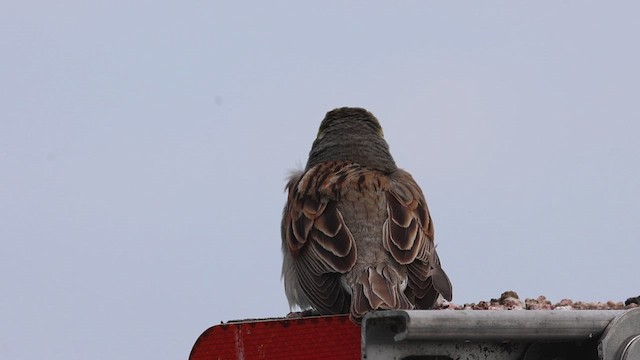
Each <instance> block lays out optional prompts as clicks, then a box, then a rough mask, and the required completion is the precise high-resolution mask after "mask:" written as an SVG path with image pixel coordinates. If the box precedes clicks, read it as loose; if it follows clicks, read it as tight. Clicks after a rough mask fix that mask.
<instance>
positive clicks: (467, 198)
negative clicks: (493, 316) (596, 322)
mask: <svg viewBox="0 0 640 360" xmlns="http://www.w3.org/2000/svg"><path fill="white" fill-rule="evenodd" d="M639 12H640V5H638V3H637V2H632V1H627V2H607V3H606V4H605V3H604V2H596V1H536V2H529V3H523V2H517V3H514V2H511V1H484V2H481V3H480V2H455V3H453V2H425V1H402V2H396V1H394V2H391V1H386V2H382V1H373V2H372V1H349V2H347V1H322V2H315V3H310V2H308V3H306V4H303V3H301V2H293V1H289V2H282V1H269V2H267V1H260V2H257V1H255V2H244V3H243V2H207V1H181V2H178V1H176V2H173V3H168V2H160V3H159V2H157V1H133V2H132V1H92V2H87V1H61V2H60V1H59V2H51V1H48V2H44V1H40V2H38V1H13V2H5V3H4V4H2V5H0V92H1V93H0V204H1V206H0V241H1V251H0V289H1V291H2V293H1V295H0V324H2V325H1V326H0V359H15V360H20V359H37V358H49V359H161V358H164V359H179V358H186V357H187V356H188V354H189V351H190V350H191V346H192V345H193V343H194V341H195V340H196V338H197V337H198V335H200V334H201V333H202V331H204V330H205V329H206V328H207V327H209V326H211V325H214V324H216V323H219V322H220V321H226V320H231V319H237V318H249V317H268V316H281V315H284V314H286V313H287V312H288V310H289V309H288V305H287V303H286V299H285V296H284V292H283V289H282V284H281V282H280V263H281V254H280V234H279V222H280V216H281V210H282V205H283V203H284V200H285V197H284V192H283V187H284V179H285V176H286V174H287V172H288V171H289V170H290V169H292V168H295V167H296V165H297V164H298V165H300V164H304V163H305V161H306V157H307V153H308V151H309V148H310V146H311V143H312V141H313V139H314V137H315V134H316V132H317V127H318V125H319V124H320V121H321V120H322V118H323V116H324V114H325V113H326V112H327V111H328V110H331V109H332V108H335V107H339V106H346V105H348V106H361V107H366V108H368V109H369V110H371V111H372V112H373V113H374V114H376V115H377V117H378V118H379V119H380V121H381V123H382V125H383V128H384V130H385V135H386V138H387V141H388V142H389V144H390V146H391V150H392V152H393V154H394V156H395V158H396V162H397V163H398V164H399V165H400V166H401V167H403V168H405V169H406V170H408V171H410V172H411V173H413V175H414V177H415V178H416V179H417V181H418V182H419V183H420V184H421V186H422V188H423V190H424V191H425V193H426V195H427V199H428V202H429V206H430V209H431V213H432V216H433V218H434V221H435V228H436V241H437V243H438V244H439V245H438V251H439V253H440V255H441V259H442V261H443V264H444V267H445V269H446V270H447V272H448V274H449V275H450V277H451V280H452V282H453V285H454V301H455V302H456V303H465V302H477V301H479V300H486V299H489V298H491V297H497V296H499V295H500V293H501V292H503V291H505V290H510V289H511V290H515V291H517V292H518V293H519V294H520V295H521V297H523V298H524V297H535V296H538V295H541V294H544V295H546V296H547V297H549V298H550V299H551V300H552V301H559V300H560V299H562V298H565V297H568V298H573V299H575V300H589V301H606V300H624V299H626V298H627V297H629V296H632V295H633V296H635V295H638V293H640V280H638V270H637V269H638V257H639V255H640V241H639V239H638V234H639V233H640V222H639V219H640V204H639V202H638V199H639V197H640V186H639V183H640V157H639V154H640V143H639V142H638V135H639V134H640V118H639V114H640V109H639V105H638V104H639V103H640V101H639V100H640V87H639V84H640V70H639V66H638V64H640V45H638V44H640V43H639V42H638V34H640V22H639V21H638V13H639Z"/></svg>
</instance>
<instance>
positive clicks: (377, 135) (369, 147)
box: [307, 107, 396, 172]
mask: <svg viewBox="0 0 640 360" xmlns="http://www.w3.org/2000/svg"><path fill="white" fill-rule="evenodd" d="M335 160H345V161H351V162H354V163H358V164H360V165H363V166H367V167H371V168H373V169H377V170H380V171H383V172H392V171H394V170H395V169H396V164H395V162H394V161H393V157H392V156H391V154H390V153H389V145H388V144H387V142H386V141H385V140H384V135H383V132H382V127H381V126H380V123H379V122H378V119H376V117H375V116H373V114H371V113H370V112H369V111H367V110H365V109H362V108H349V107H343V108H338V109H335V110H331V111H329V112H328V113H327V115H326V116H325V118H324V120H322V123H321V124H320V129H319V130H318V136H317V137H316V140H315V141H314V142H313V146H312V147H311V151H310V152H309V161H308V162H307V169H309V168H311V167H313V166H315V165H317V164H319V163H321V162H325V161H335Z"/></svg>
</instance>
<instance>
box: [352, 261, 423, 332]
mask: <svg viewBox="0 0 640 360" xmlns="http://www.w3.org/2000/svg"><path fill="white" fill-rule="evenodd" d="M402 278H403V276H402V275H401V274H400V273H399V272H398V271H397V270H396V269H395V268H393V267H392V266H389V265H388V264H381V265H378V266H376V267H375V268H373V267H369V268H367V269H366V270H365V271H364V272H362V273H361V274H360V275H359V276H358V278H357V279H356V283H355V286H354V287H353V290H354V291H353V294H352V296H353V298H352V301H351V318H352V319H353V320H354V321H355V322H357V323H359V322H360V321H361V320H362V317H363V316H364V315H365V314H366V313H367V312H369V311H371V310H390V309H405V310H411V309H413V308H414V306H413V304H411V302H410V301H409V299H408V298H407V296H406V295H405V293H404V291H403V290H404V289H401V284H402V282H403V281H402Z"/></svg>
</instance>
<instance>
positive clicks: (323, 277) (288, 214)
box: [282, 163, 357, 314]
mask: <svg viewBox="0 0 640 360" xmlns="http://www.w3.org/2000/svg"><path fill="white" fill-rule="evenodd" d="M343 166H344V164H341V163H323V164H320V165H317V166H316V167H314V168H312V169H309V170H308V171H307V172H306V173H304V174H303V175H301V176H296V177H292V179H291V180H290V181H289V184H288V185H287V191H288V201H287V205H286V207H285V211H284V215H283V223H282V226H283V229H282V230H283V231H282V233H283V241H284V244H286V246H285V248H284V251H288V252H290V255H291V257H292V258H293V262H294V266H293V268H294V270H295V276H296V277H297V281H296V282H297V285H298V286H299V287H300V289H301V290H302V292H303V293H304V295H305V296H306V297H307V298H308V300H309V301H310V302H311V303H312V305H313V306H314V307H315V308H316V309H317V310H318V311H320V312H321V313H325V314H333V313H345V312H348V311H349V306H350V295H349V294H348V292H347V291H346V289H345V288H344V287H343V286H342V283H341V280H340V277H341V274H344V273H346V272H347V271H349V270H351V268H353V265H354V264H355V262H356V256H357V252H356V251H357V250H356V246H355V241H354V239H353V236H352V234H351V232H350V231H349V229H348V228H347V226H346V224H345V222H344V219H343V217H342V214H341V213H340V211H339V210H338V208H337V206H336V194H332V193H330V192H328V191H326V189H328V186H327V185H326V184H328V183H333V184H335V183H336V182H338V181H340V177H341V173H340V169H341V168H342V167H343ZM319 189H320V190H321V191H319Z"/></svg>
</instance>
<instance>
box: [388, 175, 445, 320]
mask: <svg viewBox="0 0 640 360" xmlns="http://www.w3.org/2000/svg"><path fill="white" fill-rule="evenodd" d="M386 199H387V211H388V214H389V218H388V219H387V221H386V222H385V224H384V229H383V245H384V247H385V249H387V250H388V251H389V252H390V253H391V256H393V258H394V259H395V260H396V261H397V262H399V263H400V264H406V265H407V274H408V280H409V281H408V289H407V295H408V297H409V298H410V299H412V301H414V303H415V305H416V308H418V309H425V308H430V307H433V305H434V304H435V302H436V300H437V297H438V294H440V295H442V296H443V297H444V298H445V299H447V300H451V298H452V290H451V282H450V281H449V278H448V277H447V275H446V273H445V272H444V270H442V267H441V266H440V260H439V258H438V254H437V253H436V249H435V244H434V240H433V238H434V232H433V223H432V221H431V216H430V215H429V209H428V207H427V202H426V200H425V198H424V195H423V193H422V190H421V189H420V187H419V186H418V184H417V183H416V182H415V180H414V179H413V177H412V176H411V175H410V174H409V173H407V172H405V171H403V170H398V171H397V172H396V173H395V174H393V175H392V176H391V181H390V184H389V189H388V191H387V195H386Z"/></svg>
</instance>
